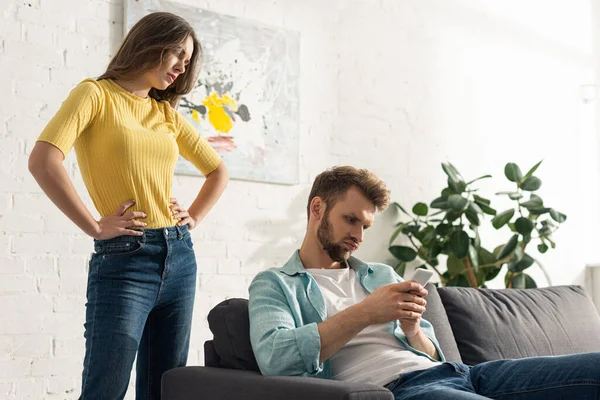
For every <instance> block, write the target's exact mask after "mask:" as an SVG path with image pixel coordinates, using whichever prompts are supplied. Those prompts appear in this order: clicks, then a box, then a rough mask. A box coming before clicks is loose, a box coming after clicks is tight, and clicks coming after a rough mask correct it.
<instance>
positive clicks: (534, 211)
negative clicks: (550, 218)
mask: <svg viewBox="0 0 600 400" xmlns="http://www.w3.org/2000/svg"><path fill="white" fill-rule="evenodd" d="M548 211H550V209H549V208H547V207H542V208H531V209H529V213H530V214H533V215H542V214H545V213H547V212H548Z"/></svg>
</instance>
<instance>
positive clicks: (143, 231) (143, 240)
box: [141, 229, 146, 244]
mask: <svg viewBox="0 0 600 400" xmlns="http://www.w3.org/2000/svg"><path fill="white" fill-rule="evenodd" d="M141 231H142V237H141V239H142V244H146V231H145V230H143V229H142V230H141Z"/></svg>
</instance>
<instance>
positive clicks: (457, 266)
mask: <svg viewBox="0 0 600 400" xmlns="http://www.w3.org/2000/svg"><path fill="white" fill-rule="evenodd" d="M446 267H447V268H448V272H450V275H456V274H461V273H462V272H463V271H464V269H465V264H464V263H463V262H462V261H461V260H459V259H458V258H456V256H455V255H454V253H450V255H449V256H448V260H447V261H446Z"/></svg>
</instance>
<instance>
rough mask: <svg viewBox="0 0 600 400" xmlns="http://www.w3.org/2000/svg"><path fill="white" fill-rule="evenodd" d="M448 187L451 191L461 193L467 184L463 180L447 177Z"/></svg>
mask: <svg viewBox="0 0 600 400" xmlns="http://www.w3.org/2000/svg"><path fill="white" fill-rule="evenodd" d="M448 187H450V189H451V190H452V193H455V194H461V193H463V192H464V191H465V189H466V188H467V184H466V183H464V182H454V181H453V180H452V179H450V178H448Z"/></svg>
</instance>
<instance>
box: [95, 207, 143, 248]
mask: <svg viewBox="0 0 600 400" xmlns="http://www.w3.org/2000/svg"><path fill="white" fill-rule="evenodd" d="M134 204H135V200H128V201H126V202H125V203H123V204H121V206H120V207H119V209H118V210H117V211H116V212H115V213H114V214H113V215H108V216H106V217H104V218H102V219H100V221H98V230H97V232H96V234H95V235H94V239H98V240H107V239H112V238H115V237H117V236H142V235H143V233H142V232H140V231H136V230H133V229H129V228H144V227H146V225H147V224H146V223H145V222H142V221H137V220H136V219H138V218H146V217H147V215H146V213H143V212H141V211H133V212H128V213H125V211H127V209H128V208H130V207H131V206H133V205H134Z"/></svg>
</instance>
